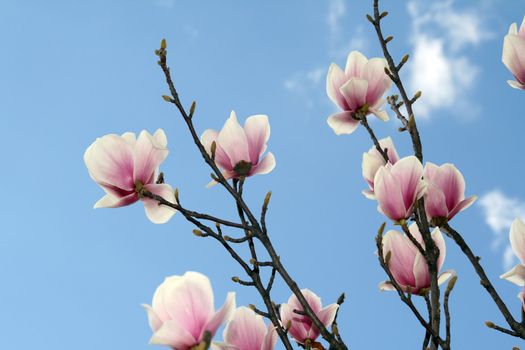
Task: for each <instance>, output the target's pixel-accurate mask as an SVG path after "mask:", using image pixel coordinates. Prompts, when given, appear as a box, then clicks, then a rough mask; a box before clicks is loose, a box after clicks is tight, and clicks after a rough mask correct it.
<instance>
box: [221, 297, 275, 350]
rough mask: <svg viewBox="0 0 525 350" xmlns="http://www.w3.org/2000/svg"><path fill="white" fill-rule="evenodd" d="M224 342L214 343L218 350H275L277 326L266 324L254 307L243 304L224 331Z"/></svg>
mask: <svg viewBox="0 0 525 350" xmlns="http://www.w3.org/2000/svg"><path fill="white" fill-rule="evenodd" d="M223 337H224V343H213V344H212V348H214V349H217V350H231V349H238V350H273V349H274V348H275V344H276V343H277V332H276V331H275V327H274V326H273V325H272V324H270V325H269V326H268V327H267V326H266V325H265V324H264V321H263V318H262V316H260V315H257V314H256V313H255V312H254V311H253V310H252V309H249V308H247V307H245V306H241V307H240V308H238V309H237V310H235V312H234V314H233V317H232V319H231V320H230V322H228V325H227V326H226V328H225V329H224V332H223Z"/></svg>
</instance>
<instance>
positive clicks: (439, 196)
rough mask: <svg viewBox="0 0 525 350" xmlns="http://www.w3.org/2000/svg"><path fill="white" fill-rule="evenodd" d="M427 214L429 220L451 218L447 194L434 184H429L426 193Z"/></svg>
mask: <svg viewBox="0 0 525 350" xmlns="http://www.w3.org/2000/svg"><path fill="white" fill-rule="evenodd" d="M425 212H426V213H427V217H428V218H429V219H432V218H446V217H448V216H449V213H448V209H447V203H446V198H445V194H444V193H443V191H441V189H440V188H439V187H437V186H436V185H434V184H433V183H432V182H428V187H427V191H426V193H425Z"/></svg>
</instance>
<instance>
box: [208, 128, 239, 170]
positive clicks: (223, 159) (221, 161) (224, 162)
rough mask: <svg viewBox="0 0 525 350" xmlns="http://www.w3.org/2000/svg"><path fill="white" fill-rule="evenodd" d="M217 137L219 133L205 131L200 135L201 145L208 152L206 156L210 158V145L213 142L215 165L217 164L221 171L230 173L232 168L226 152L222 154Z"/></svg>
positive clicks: (210, 130) (209, 130)
mask: <svg viewBox="0 0 525 350" xmlns="http://www.w3.org/2000/svg"><path fill="white" fill-rule="evenodd" d="M218 136H219V133H218V132H217V131H215V130H212V129H207V130H205V131H204V132H203V133H202V135H201V143H202V145H203V146H204V149H205V150H206V152H208V155H209V156H210V157H211V145H212V143H213V142H214V141H215V163H217V165H218V166H219V167H221V168H222V169H224V170H228V171H231V170H233V166H232V164H231V162H230V158H229V157H228V155H227V154H226V152H224V150H223V149H222V147H221V146H220V145H219V144H218V142H217V137H218Z"/></svg>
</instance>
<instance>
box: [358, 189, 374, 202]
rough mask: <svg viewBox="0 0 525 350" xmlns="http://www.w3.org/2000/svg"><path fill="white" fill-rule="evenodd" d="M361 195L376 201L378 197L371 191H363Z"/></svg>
mask: <svg viewBox="0 0 525 350" xmlns="http://www.w3.org/2000/svg"><path fill="white" fill-rule="evenodd" d="M361 193H362V194H363V196H365V198H366V199H371V200H376V195H375V193H374V191H371V190H362V191H361Z"/></svg>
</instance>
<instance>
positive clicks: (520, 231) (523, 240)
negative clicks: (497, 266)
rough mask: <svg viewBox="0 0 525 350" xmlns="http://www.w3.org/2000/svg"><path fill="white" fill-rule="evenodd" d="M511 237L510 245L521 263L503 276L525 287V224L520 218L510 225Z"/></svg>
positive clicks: (502, 276)
mask: <svg viewBox="0 0 525 350" xmlns="http://www.w3.org/2000/svg"><path fill="white" fill-rule="evenodd" d="M509 239H510V246H511V247H512V250H513V251H514V254H516V256H517V257H518V259H519V260H520V263H519V264H517V265H516V266H514V267H513V268H512V269H511V270H510V271H508V272H506V273H504V274H503V275H501V278H504V279H506V280H507V281H509V282H512V283H514V284H516V285H518V286H521V287H523V286H525V224H524V223H523V221H521V220H520V219H519V218H516V219H515V220H514V221H513V222H512V225H511V226H510V234H509Z"/></svg>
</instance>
